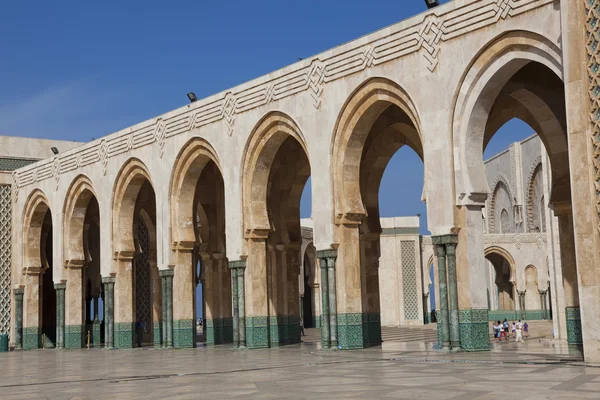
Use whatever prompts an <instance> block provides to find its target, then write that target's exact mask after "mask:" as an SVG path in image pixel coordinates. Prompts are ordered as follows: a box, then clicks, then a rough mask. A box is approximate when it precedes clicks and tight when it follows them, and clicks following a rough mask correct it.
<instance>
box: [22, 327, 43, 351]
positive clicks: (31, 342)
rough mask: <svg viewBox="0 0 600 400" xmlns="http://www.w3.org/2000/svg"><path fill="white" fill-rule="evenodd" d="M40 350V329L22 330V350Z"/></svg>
mask: <svg viewBox="0 0 600 400" xmlns="http://www.w3.org/2000/svg"><path fill="white" fill-rule="evenodd" d="M39 348H40V328H39V327H37V326H36V327H30V328H23V350H31V349H39Z"/></svg>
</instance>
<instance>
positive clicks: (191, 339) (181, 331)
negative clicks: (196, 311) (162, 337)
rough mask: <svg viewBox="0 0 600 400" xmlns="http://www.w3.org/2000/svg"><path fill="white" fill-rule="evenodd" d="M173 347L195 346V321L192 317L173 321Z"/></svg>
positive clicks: (185, 347)
mask: <svg viewBox="0 0 600 400" xmlns="http://www.w3.org/2000/svg"><path fill="white" fill-rule="evenodd" d="M173 347H175V348H176V349H187V348H191V347H196V323H195V321H194V320H193V319H180V320H174V321H173Z"/></svg>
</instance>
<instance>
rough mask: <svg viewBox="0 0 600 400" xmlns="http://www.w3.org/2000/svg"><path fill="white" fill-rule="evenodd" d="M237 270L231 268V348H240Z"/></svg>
mask: <svg viewBox="0 0 600 400" xmlns="http://www.w3.org/2000/svg"><path fill="white" fill-rule="evenodd" d="M237 275H238V269H237V268H231V313H232V314H233V347H240V314H239V312H240V309H239V306H238V301H239V299H238V276H237Z"/></svg>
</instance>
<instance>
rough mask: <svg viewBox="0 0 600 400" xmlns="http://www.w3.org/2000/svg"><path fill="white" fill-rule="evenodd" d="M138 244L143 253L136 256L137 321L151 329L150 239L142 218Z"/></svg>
mask: <svg viewBox="0 0 600 400" xmlns="http://www.w3.org/2000/svg"><path fill="white" fill-rule="evenodd" d="M138 243H139V246H140V250H141V252H139V253H138V254H136V256H135V321H136V322H137V321H140V322H144V323H145V324H146V328H147V329H150V326H151V325H150V322H151V320H152V319H151V316H150V262H149V261H148V255H149V254H150V237H149V235H148V227H146V224H145V223H144V220H143V218H142V217H139V219H138Z"/></svg>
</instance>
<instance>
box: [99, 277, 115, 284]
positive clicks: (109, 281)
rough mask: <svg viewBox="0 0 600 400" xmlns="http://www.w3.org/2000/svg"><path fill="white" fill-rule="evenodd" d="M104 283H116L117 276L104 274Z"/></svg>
mask: <svg viewBox="0 0 600 400" xmlns="http://www.w3.org/2000/svg"><path fill="white" fill-rule="evenodd" d="M102 283H108V284H110V283H112V284H114V283H115V277H114V276H103V277H102Z"/></svg>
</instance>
